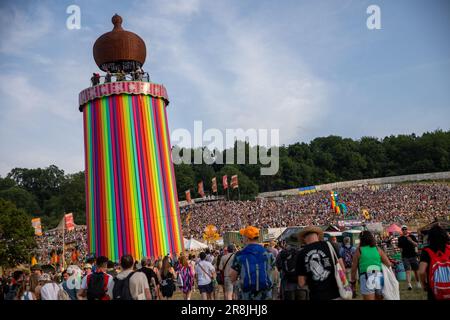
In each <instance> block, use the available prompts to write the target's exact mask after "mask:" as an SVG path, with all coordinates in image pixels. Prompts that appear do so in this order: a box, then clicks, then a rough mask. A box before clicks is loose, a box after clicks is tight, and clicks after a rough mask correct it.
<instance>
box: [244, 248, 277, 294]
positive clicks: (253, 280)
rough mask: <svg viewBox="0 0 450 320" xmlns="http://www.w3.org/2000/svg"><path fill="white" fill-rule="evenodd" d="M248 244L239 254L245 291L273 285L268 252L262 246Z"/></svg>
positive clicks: (262, 288) (253, 290)
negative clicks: (269, 270)
mask: <svg viewBox="0 0 450 320" xmlns="http://www.w3.org/2000/svg"><path fill="white" fill-rule="evenodd" d="M257 246H258V247H260V248H261V249H259V248H258V249H256V248H255V246H252V245H248V246H246V247H245V248H244V249H243V250H242V251H241V252H240V254H239V262H240V263H241V280H242V287H241V289H242V291H243V292H260V291H264V290H267V289H269V288H271V287H272V280H271V279H270V276H269V273H268V269H269V266H268V263H269V259H268V252H267V251H266V250H265V249H264V248H263V247H261V246H259V245H257Z"/></svg>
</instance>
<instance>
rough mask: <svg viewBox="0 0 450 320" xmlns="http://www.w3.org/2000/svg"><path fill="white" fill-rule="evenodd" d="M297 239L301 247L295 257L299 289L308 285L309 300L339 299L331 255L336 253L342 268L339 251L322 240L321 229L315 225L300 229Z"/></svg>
mask: <svg viewBox="0 0 450 320" xmlns="http://www.w3.org/2000/svg"><path fill="white" fill-rule="evenodd" d="M298 240H299V241H300V244H301V245H303V248H302V249H301V250H300V252H299V254H298V257H297V268H296V270H297V276H298V277H297V280H298V285H299V286H300V288H301V289H306V286H307V287H308V292H309V299H310V300H316V301H317V300H339V299H340V294H339V288H338V286H337V283H336V278H335V268H336V265H335V264H333V260H334V259H333V255H334V253H336V255H337V256H338V261H337V263H339V264H340V265H341V267H342V269H343V270H344V269H345V268H344V262H343V261H342V258H340V257H339V252H334V253H333V252H331V250H333V251H335V249H334V247H333V246H329V245H328V243H327V242H326V241H324V240H323V230H322V229H321V228H319V227H316V226H309V227H306V228H304V229H302V230H301V231H300V233H299V234H298Z"/></svg>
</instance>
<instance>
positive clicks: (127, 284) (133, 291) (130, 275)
mask: <svg viewBox="0 0 450 320" xmlns="http://www.w3.org/2000/svg"><path fill="white" fill-rule="evenodd" d="M120 266H121V268H122V271H121V272H120V273H119V274H118V275H117V277H116V278H114V287H113V300H151V299H152V295H151V293H150V286H149V285H148V281H147V276H146V275H145V274H144V273H142V272H134V270H133V266H134V259H133V257H132V256H131V255H128V254H127V255H124V256H122V257H121V258H120Z"/></svg>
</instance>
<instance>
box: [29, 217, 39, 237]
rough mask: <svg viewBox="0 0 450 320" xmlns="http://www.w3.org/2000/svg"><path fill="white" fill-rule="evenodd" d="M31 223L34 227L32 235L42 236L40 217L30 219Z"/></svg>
mask: <svg viewBox="0 0 450 320" xmlns="http://www.w3.org/2000/svg"><path fill="white" fill-rule="evenodd" d="M31 225H32V226H33V228H34V235H36V236H42V225H41V218H34V219H31Z"/></svg>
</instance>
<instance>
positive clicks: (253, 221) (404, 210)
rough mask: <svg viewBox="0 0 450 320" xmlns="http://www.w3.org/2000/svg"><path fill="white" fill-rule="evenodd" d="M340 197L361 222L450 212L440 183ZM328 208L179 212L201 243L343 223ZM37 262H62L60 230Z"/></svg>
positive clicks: (78, 244) (214, 207) (448, 190)
mask: <svg viewBox="0 0 450 320" xmlns="http://www.w3.org/2000/svg"><path fill="white" fill-rule="evenodd" d="M339 196H340V198H341V200H342V201H344V202H345V203H346V204H347V207H348V215H349V216H350V215H351V216H353V217H355V218H358V219H363V217H362V215H361V210H362V209H367V210H368V211H369V213H370V215H371V222H383V223H385V224H390V223H398V224H405V223H410V222H413V220H414V219H420V220H421V221H432V220H434V219H435V218H436V217H441V216H444V215H448V214H449V213H450V186H449V185H448V184H443V183H436V184H431V183H415V184H405V185H402V184H399V185H392V186H390V185H386V186H380V187H378V188H367V187H364V188H358V189H353V190H350V189H347V190H339ZM342 219H343V215H342V214H341V215H336V214H335V213H333V212H332V210H331V209H330V199H329V192H325V191H323V192H316V193H312V194H308V195H299V196H292V197H287V198H278V199H276V200H268V199H258V200H257V201H215V202H205V203H197V204H194V205H190V206H187V207H184V208H182V209H181V220H182V223H183V235H184V237H186V238H189V237H191V236H192V237H194V238H197V239H201V238H202V235H203V232H204V228H205V226H206V225H208V224H213V225H215V226H216V227H217V229H218V231H219V233H223V232H225V231H232V230H239V229H240V228H242V227H244V226H246V225H254V226H256V227H260V228H268V227H270V228H277V227H287V226H299V225H327V224H330V223H336V222H337V220H342ZM64 237H65V243H66V247H67V248H66V251H65V261H66V263H68V262H70V261H72V260H74V254H73V253H74V249H75V251H76V257H75V259H78V260H80V261H81V260H83V259H84V258H85V257H86V250H87V239H86V229H85V227H84V226H77V227H76V229H75V230H74V231H71V232H66V233H65V235H64ZM36 239H37V244H38V248H37V250H36V259H37V261H39V263H42V264H51V262H52V257H55V253H56V256H59V257H56V258H57V259H61V249H62V232H61V230H54V231H48V232H45V233H44V235H43V236H40V237H36Z"/></svg>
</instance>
